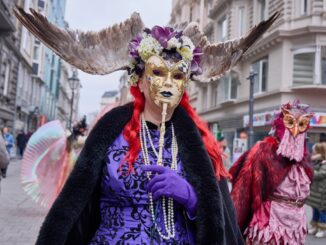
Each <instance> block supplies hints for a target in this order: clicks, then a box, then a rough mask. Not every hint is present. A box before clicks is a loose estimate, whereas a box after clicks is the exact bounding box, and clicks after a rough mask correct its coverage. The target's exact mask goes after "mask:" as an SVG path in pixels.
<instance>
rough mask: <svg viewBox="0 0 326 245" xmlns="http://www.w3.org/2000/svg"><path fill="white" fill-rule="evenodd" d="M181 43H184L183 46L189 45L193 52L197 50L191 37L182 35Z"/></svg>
mask: <svg viewBox="0 0 326 245" xmlns="http://www.w3.org/2000/svg"><path fill="white" fill-rule="evenodd" d="M181 43H182V47H184V46H187V47H188V48H189V49H190V51H191V52H193V51H194V50H195V45H194V44H193V42H192V41H191V39H190V38H189V37H187V36H182V37H181Z"/></svg>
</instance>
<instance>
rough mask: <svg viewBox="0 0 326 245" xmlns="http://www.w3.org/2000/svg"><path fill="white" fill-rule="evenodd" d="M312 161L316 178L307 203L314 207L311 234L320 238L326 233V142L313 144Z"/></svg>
mask: <svg viewBox="0 0 326 245" xmlns="http://www.w3.org/2000/svg"><path fill="white" fill-rule="evenodd" d="M311 159H312V162H313V166H314V178H313V182H312V185H311V188H310V196H309V198H308V199H307V202H306V204H308V205H310V206H311V207H312V208H313V217H312V221H311V228H310V229H309V230H308V233H309V234H310V235H315V236H316V237H318V238H322V237H325V235H326V143H325V142H324V143H317V144H315V145H314V146H313V152H312V157H311Z"/></svg>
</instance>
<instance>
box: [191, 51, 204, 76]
mask: <svg viewBox="0 0 326 245" xmlns="http://www.w3.org/2000/svg"><path fill="white" fill-rule="evenodd" d="M202 55H203V51H202V49H201V48H200V47H196V48H195V49H194V51H193V58H192V61H191V65H190V71H191V73H192V74H194V75H199V74H201V73H202V68H201V66H200V62H201V56H202Z"/></svg>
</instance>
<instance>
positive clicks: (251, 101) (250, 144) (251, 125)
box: [247, 68, 258, 149]
mask: <svg viewBox="0 0 326 245" xmlns="http://www.w3.org/2000/svg"><path fill="white" fill-rule="evenodd" d="M257 75H258V73H257V72H255V71H254V70H253V69H252V68H251V69H250V73H249V76H248V77H247V80H249V81H250V88H249V132H248V133H249V137H248V141H249V142H248V149H250V148H251V147H253V145H254V83H255V77H256V76H257Z"/></svg>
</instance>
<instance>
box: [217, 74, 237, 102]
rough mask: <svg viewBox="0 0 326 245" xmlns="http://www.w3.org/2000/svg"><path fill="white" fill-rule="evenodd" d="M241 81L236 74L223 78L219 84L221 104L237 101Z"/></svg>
mask: <svg viewBox="0 0 326 245" xmlns="http://www.w3.org/2000/svg"><path fill="white" fill-rule="evenodd" d="M238 84H239V79H238V75H237V73H236V72H231V73H229V74H226V75H225V76H223V77H222V78H221V79H220V80H219V83H218V88H217V101H218V102H219V103H222V102H225V101H229V100H233V99H236V98H237V96H238Z"/></svg>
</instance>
